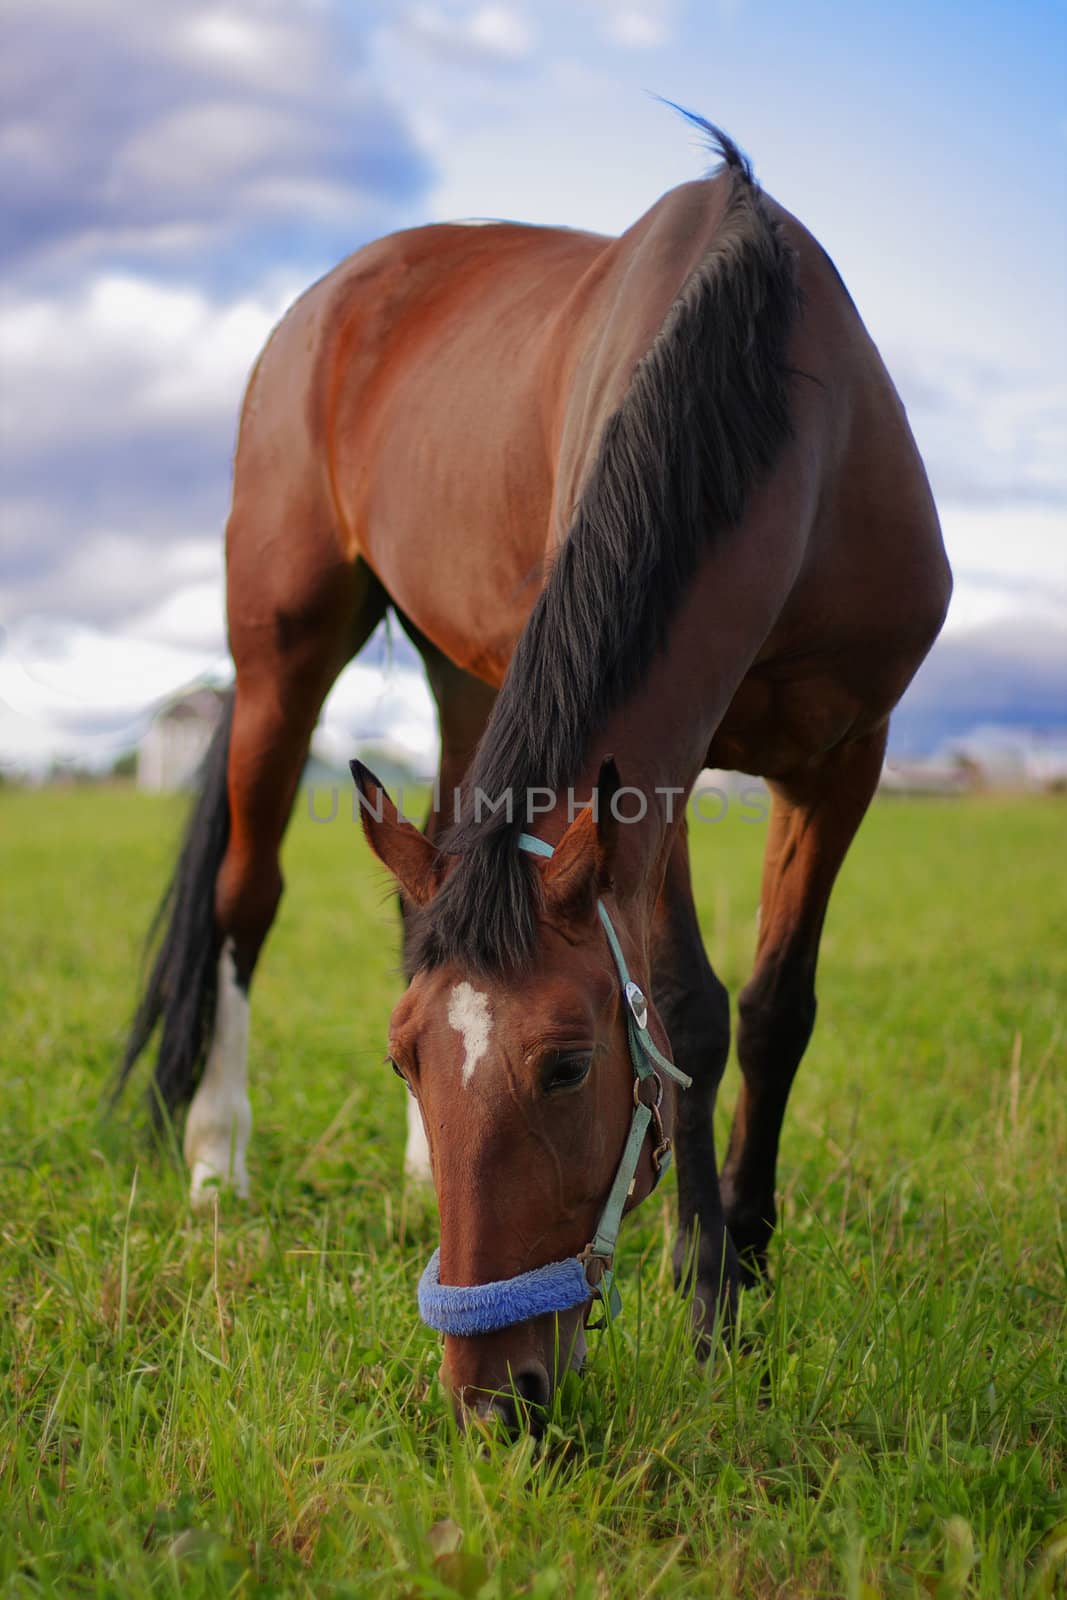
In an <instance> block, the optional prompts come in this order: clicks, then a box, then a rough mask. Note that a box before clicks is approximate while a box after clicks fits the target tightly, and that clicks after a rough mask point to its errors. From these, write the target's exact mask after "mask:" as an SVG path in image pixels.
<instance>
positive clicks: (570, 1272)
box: [419, 833, 693, 1338]
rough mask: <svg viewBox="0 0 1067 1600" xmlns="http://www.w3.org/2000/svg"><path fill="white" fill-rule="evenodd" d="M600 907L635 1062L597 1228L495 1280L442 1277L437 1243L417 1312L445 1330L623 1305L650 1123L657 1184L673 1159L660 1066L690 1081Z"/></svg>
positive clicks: (461, 1331) (536, 842)
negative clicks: (563, 1255)
mask: <svg viewBox="0 0 1067 1600" xmlns="http://www.w3.org/2000/svg"><path fill="white" fill-rule="evenodd" d="M518 846H519V849H520V850H525V851H526V852H527V853H528V854H529V855H533V856H551V855H552V854H553V853H554V852H553V849H552V846H551V845H550V844H546V843H545V841H544V839H538V838H536V837H535V836H534V835H533V834H530V833H520V834H519V838H518ZM597 912H598V914H599V917H600V921H601V923H602V925H603V928H604V932H605V934H606V935H607V940H608V947H609V949H610V950H611V954H612V958H613V959H614V962H615V966H616V969H617V971H618V974H619V984H620V986H621V989H622V994H623V999H624V1000H625V1003H626V1037H627V1041H628V1043H629V1046H630V1060H631V1061H632V1062H633V1069H634V1114H633V1118H632V1120H631V1122H630V1132H629V1134H628V1135H627V1138H626V1144H625V1145H624V1147H623V1152H622V1157H621V1159H620V1161H619V1165H618V1167H617V1169H616V1172H615V1177H614V1179H613V1181H612V1185H611V1189H610V1191H609V1193H608V1198H607V1200H606V1202H605V1204H604V1209H603V1211H602V1212H601V1213H600V1221H599V1222H598V1224H597V1229H596V1232H595V1233H594V1235H593V1238H592V1241H591V1243H589V1244H587V1245H586V1247H585V1249H584V1250H583V1251H582V1252H581V1253H580V1254H579V1255H576V1256H570V1257H568V1259H567V1260H565V1261H551V1262H549V1263H548V1265H547V1266H544V1267H535V1268H534V1269H533V1271H532V1272H520V1273H519V1274H518V1276H517V1277H514V1278H499V1279H498V1280H497V1281H496V1282H495V1283H475V1284H469V1285H459V1284H457V1285H450V1284H443V1283H442V1282H441V1278H440V1271H439V1265H440V1257H441V1252H440V1250H435V1251H434V1253H433V1255H432V1256H431V1257H430V1260H429V1263H428V1264H427V1267H426V1270H425V1272H424V1273H423V1275H422V1278H421V1280H420V1282H419V1314H420V1316H421V1317H422V1320H423V1322H425V1323H427V1324H428V1325H429V1326H430V1327H431V1328H437V1329H438V1330H439V1331H440V1332H441V1333H451V1334H457V1335H459V1336H460V1337H466V1338H469V1337H470V1336H471V1335H473V1334H479V1333H492V1332H494V1331H495V1330H496V1329H497V1328H507V1327H510V1326H511V1325H512V1324H513V1323H516V1322H526V1321H528V1320H529V1318H530V1317H539V1316H544V1315H545V1314H546V1313H548V1312H554V1311H570V1310H572V1309H573V1308H574V1307H575V1306H580V1305H584V1304H585V1302H586V1301H587V1300H588V1299H589V1297H590V1296H591V1295H594V1294H596V1295H599V1296H600V1297H601V1299H602V1300H603V1301H604V1303H605V1305H606V1306H607V1308H608V1312H609V1315H611V1316H613V1317H614V1316H617V1315H618V1313H619V1311H620V1310H621V1309H622V1302H621V1300H620V1299H619V1291H618V1289H617V1287H616V1285H615V1278H614V1273H613V1272H612V1262H613V1260H614V1257H615V1245H616V1243H617V1241H618V1237H619V1228H620V1226H621V1224H622V1214H623V1210H624V1209H625V1206H626V1202H627V1200H628V1199H629V1198H630V1196H631V1195H632V1193H633V1189H634V1180H635V1176H636V1173H637V1163H638V1162H639V1161H640V1159H641V1150H642V1148H643V1146H644V1142H645V1136H646V1134H647V1133H648V1130H649V1126H650V1125H652V1126H653V1128H654V1131H655V1139H656V1143H655V1144H654V1145H653V1147H652V1170H653V1172H654V1174H655V1183H657V1184H658V1183H659V1180H660V1179H661V1178H662V1176H663V1174H664V1173H665V1172H666V1170H667V1168H668V1166H669V1165H670V1160H671V1141H670V1139H668V1138H667V1136H666V1135H665V1133H664V1131H663V1119H662V1117H661V1116H660V1109H659V1108H660V1104H661V1102H662V1100H663V1080H662V1078H661V1077H660V1073H665V1074H666V1076H667V1077H668V1078H672V1079H673V1080H674V1082H675V1083H678V1084H681V1086H682V1088H683V1089H688V1088H689V1086H690V1084H691V1083H692V1081H693V1080H692V1078H690V1077H689V1076H688V1074H687V1073H685V1072H683V1071H682V1070H681V1068H680V1067H676V1066H675V1064H674V1062H673V1061H668V1060H667V1057H666V1056H665V1055H663V1053H662V1052H661V1051H660V1050H659V1049H657V1047H656V1043H655V1040H654V1039H653V1038H652V1035H651V1034H650V1033H649V1031H648V1001H647V1000H646V999H645V996H644V995H643V994H642V992H641V990H640V988H639V987H638V985H637V984H636V983H634V981H633V979H632V978H631V977H630V971H629V968H628V967H627V965H626V957H625V956H624V955H623V953H622V946H621V944H620V943H619V939H618V935H617V934H616V932H615V929H614V928H613V927H612V925H611V918H610V917H609V916H608V913H607V909H606V907H605V905H604V902H603V901H602V900H598V901H597ZM649 1078H651V1079H653V1080H654V1081H655V1085H656V1097H655V1099H654V1100H653V1101H652V1102H651V1104H648V1103H646V1102H645V1101H644V1100H642V1099H641V1085H642V1084H643V1083H645V1082H647V1080H648V1079H649Z"/></svg>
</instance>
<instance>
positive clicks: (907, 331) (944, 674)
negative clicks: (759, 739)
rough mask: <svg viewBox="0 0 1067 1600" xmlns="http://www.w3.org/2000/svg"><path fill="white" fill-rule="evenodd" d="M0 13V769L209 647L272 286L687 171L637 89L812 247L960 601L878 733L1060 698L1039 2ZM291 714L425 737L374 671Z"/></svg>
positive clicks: (1061, 43) (422, 742)
mask: <svg viewBox="0 0 1067 1600" xmlns="http://www.w3.org/2000/svg"><path fill="white" fill-rule="evenodd" d="M7 16H8V23H7V28H6V35H7V42H6V48H5V54H4V60H3V65H2V67H0V76H2V79H3V80H6V81H4V83H3V88H4V93H3V96H2V101H3V105H4V108H5V109H4V112H3V116H2V120H0V173H2V178H3V185H4V194H5V214H6V219H7V226H6V228H5V231H4V237H3V241H2V243H0V262H2V264H3V273H4V280H3V288H2V290H0V360H2V362H3V372H4V380H3V393H2V404H3V412H2V436H0V453H2V464H3V482H2V486H0V624H2V626H3V628H4V640H3V649H2V651H0V751H2V752H3V754H4V755H6V756H7V757H8V758H9V759H20V760H22V761H24V762H30V763H34V762H37V763H39V762H40V761H42V760H45V759H48V758H50V757H51V756H52V755H54V754H56V753H62V752H66V753H69V754H72V755H82V756H86V755H88V756H90V757H96V758H99V757H100V755H101V754H102V753H106V752H107V751H110V750H111V749H113V748H118V746H119V745H121V743H122V742H123V740H125V739H128V738H129V737H130V735H131V732H132V731H136V728H137V727H138V726H139V722H140V719H141V717H142V716H143V712H144V709H145V707H146V705H147V704H148V703H149V702H150V701H151V699H152V698H154V697H155V696H158V695H160V694H163V693H165V692H167V691H168V690H169V689H171V688H174V687H176V686H177V685H178V684H179V683H181V682H182V681H184V679H186V678H188V677H190V676H192V675H193V674H195V673H197V672H199V671H202V670H204V669H205V668H207V667H210V666H212V665H213V664H217V663H218V662H220V660H221V659H222V658H223V656H224V650H225V646H224V636H223V627H222V600H221V561H220V550H221V544H220V541H221V530H222V527H223V523H224V520H225V514H226V504H227V493H228V472H229V458H230V452H231V449H232V441H233V433H234V426H235V421H236V416H237V410H238V406H239V404H240V397H241V391H242V388H243V384H244V380H245V376H246V374H247V371H248V367H249V365H250V364H251V361H252V360H253V359H254V357H255V355H256V353H257V351H258V349H259V347H260V346H261V344H262V342H263V340H264V338H265V337H266V334H267V333H268V331H269V329H270V327H271V325H272V324H273V322H274V321H275V320H276V319H277V317H278V316H279V315H280V314H281V312H282V311H283V310H284V308H285V306H286V305H287V304H288V303H289V301H290V300H291V299H292V298H293V297H294V296H295V295H296V294H297V293H298V292H299V291H300V290H301V289H302V288H303V287H304V286H305V285H306V284H307V282H308V281H310V279H311V278H313V277H314V276H316V275H318V274H319V273H320V272H322V271H324V270H326V269H327V268H328V267H330V266H331V265H333V264H334V262H335V261H337V260H338V259H340V258H341V257H342V256H343V255H345V254H346V253H348V252H349V251H350V250H352V249H354V248H356V247H357V246H358V245H359V244H360V243H362V242H364V241H366V240H367V239H369V238H372V237H374V236H376V235H377V234H379V233H381V232H385V231H388V230H390V229H392V228H396V227H402V226H406V225H409V224H411V223H416V222H422V221H425V220H428V219H436V218H445V217H452V216H471V215H475V216H486V215H490V216H494V215H505V216H514V217H519V218H522V219H524V220H530V221H541V222H561V223H566V224H570V225H578V226H586V227H593V228H598V229H602V230H604V231H616V230H617V229H619V228H622V227H625V226H626V225H627V224H628V223H629V222H631V221H632V220H633V219H634V218H635V217H636V216H638V215H639V214H640V213H641V212H642V211H643V210H645V209H646V208H647V206H648V205H649V204H651V203H652V201H653V200H655V199H656V198H657V196H658V195H659V194H661V193H662V192H663V191H664V190H665V189H667V188H670V187H671V186H672V185H674V184H676V183H679V182H682V181H684V180H685V179H687V178H689V177H691V176H693V175H695V174H697V173H699V172H700V171H701V170H702V166H703V162H704V158H703V156H702V154H701V152H700V150H699V148H698V147H697V145H696V143H695V141H694V139H693V137H692V136H691V134H690V132H689V130H688V129H687V128H686V127H685V125H684V124H682V123H681V122H680V121H679V120H678V119H677V117H676V116H675V115H674V114H673V113H671V112H670V111H668V110H667V109H666V108H665V107H664V106H663V105H662V104H661V103H660V102H659V101H657V100H656V99H655V98H654V97H655V96H656V95H663V96H667V97H669V98H671V99H674V100H677V101H680V102H682V103H683V104H686V105H689V106H691V107H693V108H694V109H697V110H699V111H701V112H703V113H704V114H705V115H708V116H710V117H712V118H713V119H715V120H717V121H718V122H720V123H721V124H722V125H723V126H725V127H726V128H727V129H728V130H729V131H730V132H731V133H732V134H733V135H734V136H735V137H736V138H737V139H738V141H739V142H740V143H741V144H742V145H743V146H744V147H745V148H746V149H747V150H748V151H749V152H750V154H751V155H752V157H753V159H754V161H755V164H756V168H757V171H758V173H759V176H760V177H761V179H762V180H763V182H764V184H765V185H766V187H767V188H768V189H769V190H770V191H771V192H772V193H773V194H774V195H775V196H776V198H778V199H779V200H780V201H781V202H782V203H783V204H784V205H786V206H787V207H788V208H789V209H790V210H792V211H793V212H795V213H796V214H797V215H798V216H799V217H800V218H801V219H802V220H803V221H804V222H805V223H806V224H807V225H808V226H809V227H810V228H811V229H812V230H813V231H814V232H815V233H816V235H817V236H818V237H819V238H820V239H821V241H822V243H823V244H824V245H825V246H826V248H827V249H828V250H829V252H830V254H831V255H832V256H833V257H834V259H835V261H836V262H837V265H838V267H839V268H840V270H841V272H842V274H843V276H844V277H845V280H846V282H847V283H848V285H849V287H850V289H851V291H852V293H853V296H854V298H855V299H856V301H857V303H858V305H859V308H860V310H861V313H862V314H863V316H864V318H865V320H866V322H867V324H868V327H869V328H870V330H871V332H872V334H873V335H874V337H875V339H876V340H877V342H878V343H879V345H880V347H881V349H882V351H883V354H884V355H885V357H886V359H887V362H888V364H889V366H890V370H891V372H892V373H893V376H894V378H895V379H896V381H897V384H898V387H899V388H900V390H901V393H902V395H903V397H904V399H905V402H906V404H907V405H908V409H909V414H910V416H911V418H912V424H913V427H914V429H915V431H916V435H917V437H918V439H919V443H920V446H921V448H922V450H923V453H924V456H925V458H926V460H927V464H928V468H929V470H930V473H931V478H932V481H933V484H934V488H935V492H936V495H937V498H938V503H939V508H940V511H941V515H942V520H943V524H944V527H945V532H946V539H947V542H948V545H949V550H950V554H951V556H952V559H953V563H954V566H955V568H956V573H957V598H956V601H955V602H954V606H953V612H952V615H951V617H950V622H949V627H948V629H947V630H946V636H945V639H944V641H943V643H942V644H941V645H940V646H939V647H938V650H937V652H936V653H935V656H934V658H933V659H932V661H931V663H930V666H929V667H928V668H927V669H926V671H925V672H924V674H923V677H922V679H921V680H920V683H919V684H918V685H917V687H916V690H915V692H914V693H913V695H912V697H911V699H910V700H909V703H908V706H907V707H906V708H905V713H904V715H903V716H902V718H901V724H900V725H901V729H902V734H901V738H904V739H905V740H906V739H907V738H911V739H912V740H913V742H914V740H916V739H919V738H920V737H921V739H922V740H924V741H926V742H929V740H930V738H931V737H933V734H936V731H937V729H938V728H943V727H951V728H952V729H954V730H955V731H959V730H960V729H961V728H962V727H963V726H964V725H966V723H967V720H968V719H970V720H971V721H982V720H989V719H990V717H991V716H992V715H996V716H997V718H998V719H999V720H1007V721H1012V720H1027V718H1029V719H1031V720H1040V721H1042V722H1045V723H1050V722H1053V721H1055V720H1056V718H1057V716H1064V715H1067V713H1064V712H1063V709H1062V708H1063V705H1064V704H1065V703H1067V554H1065V540H1064V534H1065V531H1067V467H1065V461H1067V450H1065V448H1064V446H1065V444H1067V382H1065V378H1064V374H1065V371H1067V359H1065V358H1067V348H1065V345H1067V339H1065V325H1067V318H1065V315H1064V313H1065V310H1067V304H1065V287H1064V285H1065V276H1064V271H1063V263H1064V260H1065V257H1067V250H1065V246H1067V237H1065V219H1067V205H1065V199H1067V193H1065V188H1067V185H1065V177H1064V174H1065V171H1067V160H1065V157H1067V106H1065V104H1064V96H1063V83H1064V81H1065V77H1067V74H1065V67H1067V20H1065V17H1067V13H1065V11H1064V9H1063V7H1062V6H1060V5H1052V4H1037V5H1028V6H1026V7H1009V6H1007V5H1002V6H992V5H976V6H971V7H967V8H962V7H949V6H944V5H936V4H934V5H918V4H898V5H895V6H893V7H888V6H884V5H859V6H851V7H846V6H838V5H831V4H825V3H818V4H807V5H805V6H803V7H797V6H795V5H785V4H776V5H772V4H760V3H758V0H706V3H703V4H699V5H698V4H695V3H684V0H674V3H672V0H632V3H631V0H621V3H617V4H615V3H609V0H570V3H569V4H563V3H558V0H544V3H541V4H534V3H533V0H526V3H522V0H514V3H511V0H500V3H486V4H482V3H478V0H455V3H446V0H416V3H411V4H407V3H401V0H397V3H390V4H387V3H384V0H380V3H376V0H371V3H357V4H349V5H347V6H345V5H341V4H339V3H336V0H231V3H229V4H197V3H196V0H191V3H189V4H186V5H183V6H175V5H173V4H163V3H159V0H144V3H142V4H140V5H139V6H138V7H137V8H131V7H130V6H129V5H128V4H126V3H125V0H94V5H93V6H92V8H89V7H86V6H85V5H84V3H82V0H9V5H8V8H7ZM942 712H944V713H945V715H943V716H942V714H941V713H942ZM909 719H910V720H909ZM328 722H329V725H330V727H331V729H332V731H333V736H334V739H335V742H336V743H337V744H338V746H340V745H342V744H344V743H345V741H348V740H351V738H352V737H353V735H354V734H355V733H367V732H375V733H379V732H383V731H388V732H391V733H394V734H396V735H397V736H398V737H399V738H400V739H401V741H402V742H407V743H408V744H409V746H410V747H411V748H412V750H413V752H415V753H416V754H418V755H420V757H425V755H426V754H427V753H428V751H429V749H430V746H431V744H432V733H431V730H430V727H429V720H428V710H427V704H426V700H425V695H424V692H423V691H422V689H421V688H420V686H419V685H418V684H417V683H416V682H414V681H409V680H408V679H407V677H406V675H405V674H404V672H403V670H402V669H394V671H393V674H392V676H389V675H388V674H386V675H384V676H383V674H382V672H381V671H380V670H378V669H377V668H375V667H373V666H364V667H363V668H362V669H357V670H356V671H355V672H353V673H352V674H350V675H349V676H348V677H347V678H346V680H345V682H344V683H343V684H342V686H341V689H340V691H339V692H338V694H337V696H336V697H335V699H334V701H333V702H332V703H331V706H330V711H329V717H328ZM920 728H921V729H922V730H923V731H922V733H921V735H920V734H919V732H918V731H917V730H919V729H920ZM909 730H910V731H909ZM931 730H933V734H932V733H931Z"/></svg>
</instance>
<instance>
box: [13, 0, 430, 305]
mask: <svg viewBox="0 0 1067 1600" xmlns="http://www.w3.org/2000/svg"><path fill="white" fill-rule="evenodd" d="M361 15H363V16H364V17H365V16H366V15H367V13H366V11H365V10H364V8H362V7H352V8H347V7H343V6H341V5H339V4H338V5H324V4H318V3H312V0H285V4H284V5H283V4H281V3H278V0H231V3H230V4H228V5H227V6H225V7H221V6H203V5H201V6H197V5H188V6H185V5H182V6H175V5H173V4H171V3H170V0H141V3H139V4H138V5H137V6H130V5H128V4H127V3H125V0H94V4H93V5H92V6H87V5H85V4H84V0H13V3H12V4H9V6H8V8H7V16H6V25H5V41H4V51H3V56H2V63H3V64H2V65H0V100H2V104H3V107H4V110H3V116H2V121H0V182H2V184H3V188H4V192H5V196H6V200H5V212H6V214H5V226H4V229H3V235H2V238H3V243H2V246H0V259H2V260H3V261H4V263H5V266H6V268H7V270H8V272H9V273H10V271H11V270H13V269H16V270H17V269H22V270H27V269H28V268H29V267H30V266H31V265H32V266H33V267H34V268H35V269H36V270H38V271H40V270H48V271H53V272H63V271H65V270H70V269H71V268H73V267H75V266H77V265H79V264H80V266H81V267H82V269H83V270H84V268H85V267H86V266H87V265H88V264H90V263H91V262H93V261H97V260H100V259H107V260H110V261H115V260H116V259H119V260H125V261H127V262H132V263H137V264H140V265H144V264H147V263H151V264H153V265H154V266H155V267H156V268H159V269H163V268H165V269H166V270H170V271H175V270H180V271H181V272H182V273H183V274H184V275H185V276H187V277H188V276H193V277H196V278H199V279H201V280H205V279H206V280H209V281H215V280H217V278H218V275H219V274H220V273H222V272H228V273H230V275H231V277H232V276H233V275H234V274H235V273H239V271H240V263H241V262H242V261H244V263H245V266H246V269H248V270H249V271H251V272H252V273H253V274H254V273H256V272H258V271H259V270H261V264H260V263H259V262H256V261H254V260H250V253H252V254H254V253H255V252H256V251H257V250H263V249H269V250H270V253H271V255H272V257H273V258H274V259H275V260H277V259H279V258H283V257H289V258H292V257H294V256H304V257H307V258H309V259H311V258H314V259H316V260H321V259H322V258H323V254H324V253H325V256H326V258H327V259H330V258H333V257H334V256H337V255H341V254H344V253H345V252H346V251H347V250H348V249H351V248H352V247H353V246H354V245H355V244H357V243H359V242H360V241H361V240H362V239H364V238H367V237H369V236H372V235H373V234H374V233H375V232H378V231H381V229H382V228H383V227H385V226H386V225H387V224H388V221H389V218H390V215H391V214H395V208H396V206H397V204H398V203H402V202H405V201H409V200H411V199H412V198H413V197H414V196H415V195H417V194H418V193H420V192H421V190H422V189H423V188H424V187H425V186H426V184H427V183H428V182H429V180H430V177H431V173H430V171H429V168H428V164H427V161H426V159H425V157H424V156H423V154H422V153H421V152H420V150H419V149H418V147H417V144H416V143H415V141H414V139H413V137H412V134H411V131H410V128H409V126H408V123H407V120H406V118H405V116H404V113H403V110H402V108H397V107H395V106H394V105H392V104H391V103H390V101H389V99H388V97H387V95H386V93H385V92H384V91H383V89H382V87H381V86H380V85H377V84H375V83H374V82H372V81H371V79H370V77H369V75H368V73H367V71H366V68H365V65H364V55H365V51H364V42H363V38H362V37H361V34H360V31H359V23H358V18H359V17H360V16H361Z"/></svg>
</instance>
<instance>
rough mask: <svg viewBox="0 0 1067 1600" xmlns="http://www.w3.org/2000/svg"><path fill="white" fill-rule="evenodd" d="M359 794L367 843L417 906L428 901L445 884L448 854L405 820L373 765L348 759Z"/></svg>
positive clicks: (361, 817)
mask: <svg viewBox="0 0 1067 1600" xmlns="http://www.w3.org/2000/svg"><path fill="white" fill-rule="evenodd" d="M348 765H349V768H350V770H351V773H352V777H353V779H354V780H355V785H356V789H357V791H358V794H359V820H360V822H361V823H362V824H363V832H364V833H365V834H366V837H367V843H368V844H369V845H370V847H371V849H372V850H373V851H374V854H375V855H376V856H377V857H378V860H379V861H381V862H382V863H383V865H384V866H387V867H388V868H389V871H390V872H391V873H392V874H393V877H394V878H395V879H396V881H397V883H398V884H399V885H400V889H401V892H402V893H403V894H405V895H406V896H407V898H408V899H409V900H411V901H412V902H413V903H414V904H415V905H417V906H425V905H428V904H429V902H430V901H431V900H432V899H433V897H434V895H435V894H436V893H437V891H438V889H439V888H440V887H441V881H442V879H443V877H444V864H445V857H444V856H443V855H441V854H440V853H439V852H438V851H437V850H435V849H434V847H433V845H432V844H431V843H430V841H429V839H427V838H426V836H425V834H422V833H420V832H419V830H418V828H416V827H414V826H413V825H412V823H410V822H407V821H405V820H404V818H403V817H401V816H400V814H399V812H398V811H397V809H396V806H394V804H393V802H392V801H391V800H390V798H389V796H388V794H387V793H386V791H385V785H384V784H382V783H380V782H379V780H378V779H377V778H376V777H375V776H374V773H373V772H372V771H371V770H370V768H369V767H365V766H364V765H363V763H362V761H350V762H349V763H348Z"/></svg>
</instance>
